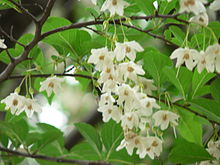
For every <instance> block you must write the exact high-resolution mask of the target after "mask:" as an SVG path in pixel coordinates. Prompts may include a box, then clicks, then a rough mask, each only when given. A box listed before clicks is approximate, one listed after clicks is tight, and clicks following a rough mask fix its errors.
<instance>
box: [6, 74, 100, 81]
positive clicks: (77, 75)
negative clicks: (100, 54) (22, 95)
mask: <svg viewBox="0 0 220 165" xmlns="http://www.w3.org/2000/svg"><path fill="white" fill-rule="evenodd" d="M53 75H55V76H65V77H81V78H85V79H91V80H92V79H93V80H97V78H96V77H92V76H87V75H83V74H67V73H55V74H53ZM30 76H31V77H33V78H36V77H42V78H46V77H50V76H51V74H33V75H30ZM24 77H25V76H24V75H15V76H10V77H8V78H7V79H20V78H21V79H22V78H24Z"/></svg>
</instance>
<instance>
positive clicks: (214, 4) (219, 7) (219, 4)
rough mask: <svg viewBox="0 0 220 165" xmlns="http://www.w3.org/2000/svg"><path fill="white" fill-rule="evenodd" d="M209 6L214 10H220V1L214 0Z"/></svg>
mask: <svg viewBox="0 0 220 165" xmlns="http://www.w3.org/2000/svg"><path fill="white" fill-rule="evenodd" d="M209 8H210V9H211V10H214V11H217V10H220V1H219V0H215V1H214V2H212V3H211V5H210V6H209Z"/></svg>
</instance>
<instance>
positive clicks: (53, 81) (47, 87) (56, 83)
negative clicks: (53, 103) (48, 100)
mask: <svg viewBox="0 0 220 165" xmlns="http://www.w3.org/2000/svg"><path fill="white" fill-rule="evenodd" d="M63 81H64V79H63V78H58V77H56V76H53V77H48V78H47V79H46V80H44V81H42V82H41V83H40V84H41V87H40V90H39V91H40V92H42V91H46V92H47V95H48V96H50V95H51V94H52V92H54V93H55V94H58V92H59V91H60V89H61V83H62V82H63Z"/></svg>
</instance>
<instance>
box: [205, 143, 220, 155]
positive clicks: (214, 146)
mask: <svg viewBox="0 0 220 165" xmlns="http://www.w3.org/2000/svg"><path fill="white" fill-rule="evenodd" d="M207 151H208V152H209V154H210V155H212V156H213V157H215V158H216V159H220V140H218V141H213V140H210V141H209V143H208V148H207Z"/></svg>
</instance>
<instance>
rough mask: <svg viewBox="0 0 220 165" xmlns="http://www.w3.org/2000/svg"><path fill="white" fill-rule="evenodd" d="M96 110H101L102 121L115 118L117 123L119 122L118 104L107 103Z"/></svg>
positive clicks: (120, 113) (120, 114)
mask: <svg viewBox="0 0 220 165" xmlns="http://www.w3.org/2000/svg"><path fill="white" fill-rule="evenodd" d="M98 111H99V112H102V116H103V121H104V122H108V121H109V120H110V119H113V120H115V121H116V122H117V123H119V122H120V119H121V116H122V112H121V110H120V109H119V108H118V106H116V105H113V103H109V104H106V105H103V106H101V107H99V108H98Z"/></svg>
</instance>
